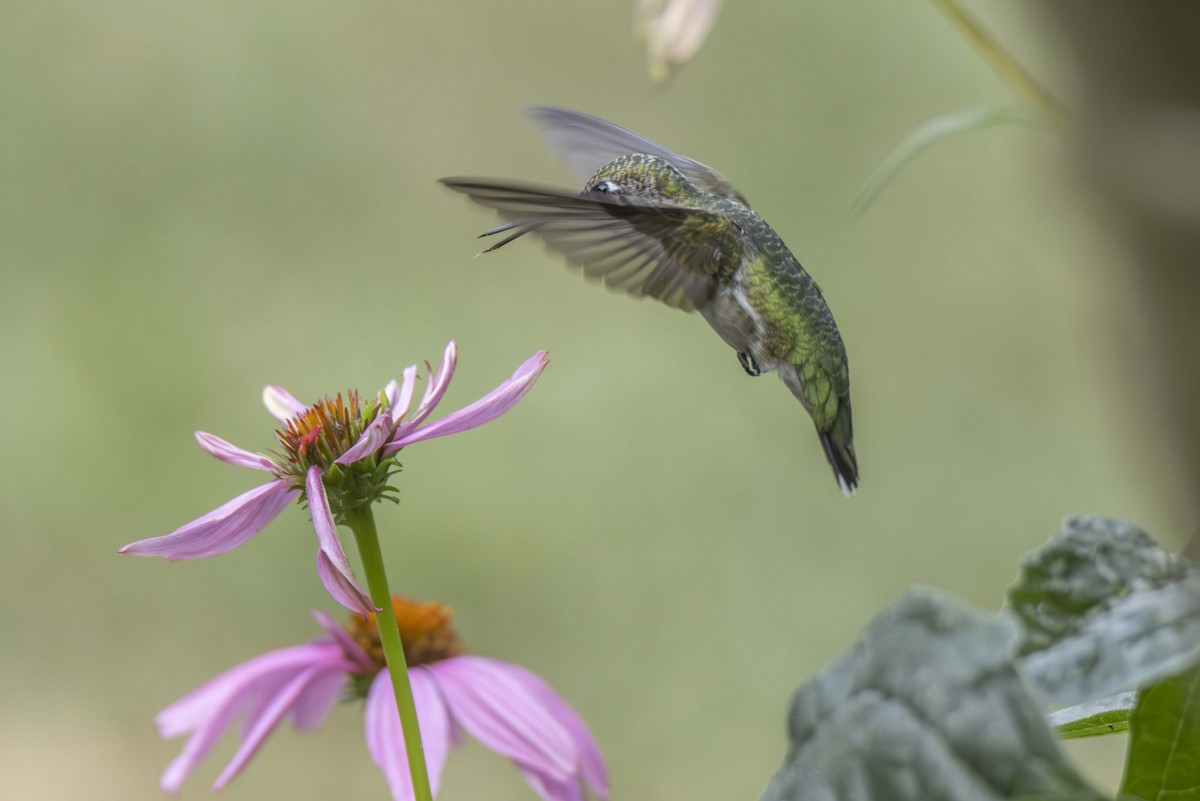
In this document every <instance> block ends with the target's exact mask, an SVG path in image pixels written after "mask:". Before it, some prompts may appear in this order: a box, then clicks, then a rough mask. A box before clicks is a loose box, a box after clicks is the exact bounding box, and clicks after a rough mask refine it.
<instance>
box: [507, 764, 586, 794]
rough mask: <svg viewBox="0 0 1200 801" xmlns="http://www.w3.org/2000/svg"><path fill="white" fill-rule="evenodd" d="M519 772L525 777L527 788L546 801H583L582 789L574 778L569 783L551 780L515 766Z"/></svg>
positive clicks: (529, 769)
mask: <svg viewBox="0 0 1200 801" xmlns="http://www.w3.org/2000/svg"><path fill="white" fill-rule="evenodd" d="M517 768H518V769H519V770H520V771H521V775H522V776H524V777H525V781H527V782H529V786H530V787H532V788H533V791H534V792H535V793H537V794H538V795H540V796H541V797H542V798H544V799H545V800H546V801H583V788H582V787H581V786H580V784H579V779H577V778H574V779H571V780H570V781H561V780H558V779H552V778H550V777H549V776H543V775H542V774H540V773H538V772H537V771H535V770H533V769H532V768H527V767H525V766H523V765H517Z"/></svg>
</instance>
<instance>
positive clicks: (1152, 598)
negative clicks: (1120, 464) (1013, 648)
mask: <svg viewBox="0 0 1200 801" xmlns="http://www.w3.org/2000/svg"><path fill="white" fill-rule="evenodd" d="M1009 601H1010V604H1011V606H1012V614H1013V616H1014V617H1015V618H1016V620H1017V621H1018V622H1019V624H1020V626H1021V628H1022V631H1023V635H1022V642H1021V649H1020V650H1021V653H1022V654H1024V656H1023V658H1022V659H1021V660H1020V662H1019V666H1020V668H1021V671H1022V673H1023V674H1024V675H1025V677H1026V678H1027V679H1028V680H1029V681H1030V683H1031V684H1032V685H1033V686H1034V687H1035V688H1036V689H1037V690H1038V691H1039V692H1040V693H1041V694H1042V695H1043V696H1044V697H1046V698H1047V699H1049V700H1052V701H1057V702H1060V703H1067V704H1073V703H1079V702H1082V701H1086V700H1089V699H1093V698H1098V697H1101V696H1106V695H1110V694H1112V693H1115V692H1117V691H1119V690H1124V689H1129V688H1133V687H1141V686H1145V685H1147V684H1151V683H1153V682H1155V681H1157V680H1158V679H1160V678H1162V677H1164V676H1171V675H1174V674H1177V673H1181V672H1183V671H1185V670H1187V669H1189V668H1190V667H1192V666H1193V665H1195V664H1197V663H1198V662H1200V573H1198V572H1197V571H1196V569H1195V568H1194V567H1193V566H1192V565H1191V564H1190V563H1188V562H1187V561H1186V560H1184V559H1182V558H1180V557H1178V556H1175V555H1174V554H1172V553H1170V552H1168V551H1166V550H1164V549H1163V548H1161V547H1160V546H1159V545H1158V544H1157V543H1155V542H1154V540H1153V539H1151V538H1150V536H1149V535H1147V534H1146V533H1145V532H1144V531H1142V530H1141V529H1139V528H1137V527H1136V526H1133V525H1131V524H1129V523H1125V522H1123V521H1120V520H1110V519H1106V518H1098V517H1074V518H1070V519H1068V520H1067V522H1066V525H1065V526H1064V528H1063V529H1062V530H1061V531H1060V532H1058V533H1057V534H1055V535H1054V537H1052V538H1051V539H1050V541H1049V542H1047V543H1046V544H1045V545H1044V546H1042V547H1041V548H1039V549H1037V550H1036V551H1034V552H1033V553H1031V554H1029V555H1027V556H1026V557H1025V559H1024V560H1023V562H1022V570H1021V576H1020V579H1019V580H1018V582H1017V584H1016V585H1015V586H1014V587H1013V588H1012V589H1011V590H1010V592H1009Z"/></svg>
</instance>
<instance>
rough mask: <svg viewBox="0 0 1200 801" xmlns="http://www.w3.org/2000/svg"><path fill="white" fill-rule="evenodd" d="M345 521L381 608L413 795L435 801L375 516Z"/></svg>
mask: <svg viewBox="0 0 1200 801" xmlns="http://www.w3.org/2000/svg"><path fill="white" fill-rule="evenodd" d="M345 520H346V525H347V526H349V527H350V530H351V531H353V532H354V539H355V541H357V542H358V553H359V556H361V557H362V562H363V572H364V573H365V574H366V576H367V591H368V592H369V593H370V595H371V602H372V603H374V604H375V606H376V607H378V608H379V611H378V612H376V613H375V622H376V624H377V627H378V629H379V641H380V643H381V644H382V645H383V656H384V659H385V660H386V661H387V669H388V673H389V674H390V675H391V677H392V690H393V691H394V692H395V693H396V709H398V710H399V711H400V728H401V729H402V730H403V731H404V750H405V752H406V753H407V754H408V771H409V774H410V775H411V776H412V786H413V793H414V795H415V796H416V801H433V793H432V791H431V790H430V788H429V771H428V769H427V768H426V767H425V749H424V748H423V747H422V744H421V728H420V726H419V725H418V723H417V706H416V704H415V703H414V702H413V694H412V685H411V684H409V681H408V663H407V662H406V661H405V659H404V643H403V642H401V640H400V627H399V626H398V625H396V609H395V607H393V606H392V593H391V591H390V590H389V589H388V582H387V572H386V571H385V570H384V568H383V552H382V551H381V550H380V548H379V534H378V532H377V531H376V530H375V515H374V514H373V513H372V512H371V507H370V506H364V507H362V508H361V509H360V510H358V511H355V512H353V513H347V514H346V517H345Z"/></svg>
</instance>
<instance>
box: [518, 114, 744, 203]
mask: <svg viewBox="0 0 1200 801" xmlns="http://www.w3.org/2000/svg"><path fill="white" fill-rule="evenodd" d="M525 113H526V114H527V115H528V116H529V119H530V120H531V121H532V122H533V124H534V125H535V126H537V128H538V130H540V131H541V132H542V138H543V139H544V140H545V142H546V146H547V147H548V148H549V149H550V150H551V151H553V152H554V154H555V155H557V156H558V157H559V158H560V159H561V160H562V161H563V163H564V164H565V165H566V166H567V169H568V171H570V173H571V176H572V177H573V178H574V179H575V180H577V181H579V183H580V184H582V183H584V182H586V181H587V180H588V179H589V178H591V177H592V176H593V175H594V174H595V173H596V170H598V169H600V168H601V167H603V166H604V165H605V164H608V163H609V162H610V161H612V160H613V159H616V158H618V157H620V156H628V155H630V154H633V153H644V154H646V155H648V156H657V157H658V158H660V159H662V160H663V161H666V162H668V163H670V164H671V165H672V166H673V167H675V169H677V170H679V171H680V172H681V173H683V174H684V176H685V177H686V178H687V179H688V180H689V181H691V182H692V184H693V185H694V186H695V187H696V188H697V189H700V190H702V191H704V192H708V193H709V194H711V195H716V196H717V197H723V198H726V199H728V200H736V201H737V202H738V203H741V204H742V205H743V206H746V207H747V208H749V207H750V203H749V202H748V201H747V200H746V198H745V197H743V196H742V193H741V192H739V191H737V189H735V188H734V186H733V184H731V183H729V181H728V180H727V179H726V178H725V176H724V175H721V173H719V172H717V171H716V170H714V169H712V168H711V167H706V166H705V165H703V164H701V163H700V162H698V161H694V160H693V159H689V158H688V157H687V156H681V155H679V154H678V153H675V152H673V151H671V150H668V149H667V148H665V147H663V146H662V145H660V144H658V143H657V142H652V141H650V140H649V139H647V138H646V137H644V136H641V135H639V134H635V133H634V132H633V131H630V130H628V129H627V128H622V127H621V126H620V125H615V124H613V123H611V122H607V121H605V120H602V119H600V118H599V117H593V116H592V115H591V114H584V113H583V112H581V111H571V110H570V109H566V108H558V107H557V106H533V107H531V108H528V109H526V110H525Z"/></svg>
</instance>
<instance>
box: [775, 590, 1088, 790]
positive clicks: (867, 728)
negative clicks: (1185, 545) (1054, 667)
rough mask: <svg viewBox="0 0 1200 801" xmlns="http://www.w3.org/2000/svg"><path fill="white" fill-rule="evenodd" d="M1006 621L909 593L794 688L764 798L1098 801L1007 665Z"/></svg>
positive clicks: (1010, 629)
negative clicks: (785, 734) (779, 762)
mask: <svg viewBox="0 0 1200 801" xmlns="http://www.w3.org/2000/svg"><path fill="white" fill-rule="evenodd" d="M1016 637H1017V630H1016V627H1015V626H1014V625H1013V622H1012V621H1011V620H1009V619H1007V618H1006V617H1002V616H998V615H985V614H983V613H980V612H978V611H976V610H974V609H971V608H969V607H968V606H966V605H965V604H963V603H962V602H960V601H958V600H957V599H955V598H953V597H950V596H948V595H946V594H943V593H940V592H936V591H933V590H928V589H917V590H912V591H910V592H909V593H908V594H907V595H905V596H904V597H903V598H901V599H900V600H899V601H897V602H896V603H894V604H892V606H890V607H888V609H886V610H884V611H883V612H882V613H881V614H880V615H879V616H878V617H876V618H875V619H874V620H873V621H872V622H871V623H870V624H869V625H868V626H867V629H866V631H865V632H864V633H863V636H862V637H861V639H860V640H859V642H858V644H857V645H856V646H855V647H854V648H853V649H852V650H851V651H850V652H849V653H847V654H845V655H844V656H842V657H841V658H839V659H838V660H837V661H835V662H834V663H833V664H831V665H830V666H828V667H827V668H826V669H825V670H823V671H822V672H821V673H820V674H819V675H817V676H816V677H815V678H814V679H812V680H811V681H809V682H808V683H807V684H805V685H804V686H803V687H801V688H800V689H799V690H798V691H797V693H796V695H795V696H794V698H793V700H792V707H791V711H790V713H789V718H788V730H789V739H790V743H791V745H790V748H789V751H788V755H787V758H786V759H785V761H784V764H783V767H782V768H780V770H779V772H778V773H777V774H776V775H775V777H774V778H773V779H772V781H771V784H770V785H769V786H768V787H767V790H766V792H765V793H764V795H763V801H1012V799H1016V798H1023V799H1028V800H1029V801H1032V799H1035V798H1036V799H1043V801H1065V800H1066V799H1072V800H1073V801H1098V799H1100V798H1101V797H1100V796H1099V795H1098V794H1097V793H1095V791H1093V790H1092V789H1091V788H1089V787H1088V786H1087V784H1086V783H1085V782H1084V781H1083V779H1082V778H1080V776H1079V775H1078V774H1077V773H1076V772H1075V770H1074V769H1073V768H1072V767H1071V765H1070V764H1069V763H1068V762H1067V761H1066V759H1065V758H1064V756H1063V754H1062V751H1061V750H1060V749H1059V746H1058V743H1057V742H1056V740H1055V738H1054V733H1053V732H1052V731H1051V730H1050V727H1049V726H1048V725H1047V723H1046V720H1045V716H1044V715H1043V714H1042V711H1041V708H1040V706H1039V704H1038V701H1037V700H1036V699H1034V698H1033V697H1032V696H1031V695H1030V694H1029V692H1028V691H1027V690H1026V689H1025V685H1024V683H1023V682H1022V680H1021V678H1020V676H1019V675H1018V674H1017V671H1016V669H1015V668H1014V666H1013V662H1012V660H1013V654H1014V646H1015V643H1016Z"/></svg>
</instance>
